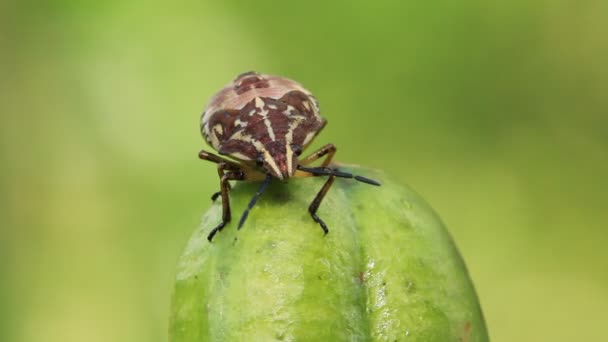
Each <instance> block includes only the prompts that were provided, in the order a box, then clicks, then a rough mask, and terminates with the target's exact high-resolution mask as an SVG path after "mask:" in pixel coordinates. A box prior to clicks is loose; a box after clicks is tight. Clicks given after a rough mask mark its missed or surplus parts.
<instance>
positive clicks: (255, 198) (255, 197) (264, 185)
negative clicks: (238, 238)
mask: <svg viewBox="0 0 608 342" xmlns="http://www.w3.org/2000/svg"><path fill="white" fill-rule="evenodd" d="M271 179H272V176H271V175H270V174H268V175H266V178H265V179H264V182H262V185H261V186H260V189H258V191H257V192H256V193H255V195H253V198H251V201H249V205H247V209H245V211H244V212H243V215H242V216H241V219H240V220H239V226H238V228H237V229H241V227H242V226H243V224H244V223H245V220H247V216H249V210H251V208H253V206H254V205H255V203H256V202H257V201H258V198H260V196H261V195H262V194H263V193H264V191H266V188H267V187H268V184H269V183H270V180H271Z"/></svg>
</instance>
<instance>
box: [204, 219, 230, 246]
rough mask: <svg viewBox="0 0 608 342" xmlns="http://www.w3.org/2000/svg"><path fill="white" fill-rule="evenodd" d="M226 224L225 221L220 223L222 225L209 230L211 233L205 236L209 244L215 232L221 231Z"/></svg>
mask: <svg viewBox="0 0 608 342" xmlns="http://www.w3.org/2000/svg"><path fill="white" fill-rule="evenodd" d="M226 223H228V222H227V221H222V223H220V224H219V225H218V226H217V227H215V228H213V229H212V230H211V232H210V233H209V235H208V236H207V240H209V242H211V240H213V237H214V236H215V234H216V233H217V232H219V231H220V230H222V228H224V226H225V225H226Z"/></svg>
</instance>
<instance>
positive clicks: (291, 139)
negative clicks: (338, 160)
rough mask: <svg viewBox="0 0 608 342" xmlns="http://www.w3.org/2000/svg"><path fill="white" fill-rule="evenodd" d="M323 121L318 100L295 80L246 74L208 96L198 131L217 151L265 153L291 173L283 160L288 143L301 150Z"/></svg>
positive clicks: (248, 155)
mask: <svg viewBox="0 0 608 342" xmlns="http://www.w3.org/2000/svg"><path fill="white" fill-rule="evenodd" d="M325 124H326V120H325V119H323V118H322V117H321V116H320V113H319V105H318V102H317V100H316V99H315V97H314V96H313V95H312V94H311V93H310V92H309V91H308V90H306V89H305V88H304V87H302V86H301V85H300V84H299V83H297V82H295V81H292V80H290V79H287V78H283V77H279V76H272V75H264V74H258V73H256V72H248V73H244V74H241V75H239V76H238V77H237V78H236V79H235V80H234V81H233V82H231V83H230V84H228V85H226V86H225V87H224V88H223V89H222V90H220V91H219V92H218V93H217V94H216V95H215V96H213V97H212V98H211V100H210V101H209V104H207V107H206V108H205V111H204V112H203V114H202V116H201V133H202V134H203V137H204V138H205V140H206V141H207V143H209V145H211V146H212V147H213V148H214V149H215V150H217V151H218V152H219V153H220V154H224V155H229V156H231V157H233V158H236V159H239V160H243V161H249V160H259V158H260V155H262V157H264V154H266V159H269V160H270V159H273V161H271V163H272V162H274V163H275V164H276V166H277V168H278V169H281V170H283V169H284V168H287V169H289V170H290V173H291V172H292V168H293V167H294V166H293V165H291V164H292V161H291V160H285V159H286V158H288V159H290V157H291V153H293V151H292V147H293V146H298V148H299V149H302V150H303V149H304V148H305V147H306V146H307V145H308V144H310V142H311V141H312V139H313V138H314V137H315V136H316V134H317V133H318V132H319V131H320V130H321V129H322V128H323V127H324V125H325ZM270 157H272V158H270ZM287 164H289V165H287ZM286 165H287V166H286ZM273 168H274V167H273ZM273 173H274V172H273Z"/></svg>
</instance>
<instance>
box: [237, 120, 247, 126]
mask: <svg viewBox="0 0 608 342" xmlns="http://www.w3.org/2000/svg"><path fill="white" fill-rule="evenodd" d="M234 125H235V126H240V127H247V123H246V122H244V121H241V119H236V120H234Z"/></svg>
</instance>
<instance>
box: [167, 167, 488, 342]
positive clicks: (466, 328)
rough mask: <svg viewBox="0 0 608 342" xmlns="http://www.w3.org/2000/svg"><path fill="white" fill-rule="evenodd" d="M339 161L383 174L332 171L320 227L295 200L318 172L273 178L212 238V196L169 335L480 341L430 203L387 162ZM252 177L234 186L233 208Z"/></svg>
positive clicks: (462, 275) (452, 251)
mask: <svg viewBox="0 0 608 342" xmlns="http://www.w3.org/2000/svg"><path fill="white" fill-rule="evenodd" d="M346 170H347V171H353V172H359V171H361V172H364V173H366V174H370V175H372V176H376V177H377V178H381V179H383V181H384V183H383V186H382V187H380V188H370V187H367V186H362V185H360V184H358V183H356V182H355V181H353V180H338V181H336V184H335V188H334V189H332V192H331V193H330V194H328V196H327V198H326V202H325V203H324V205H323V207H321V208H320V209H319V211H320V213H321V214H322V215H324V217H325V218H326V220H327V222H328V224H330V225H331V227H332V228H333V229H332V231H331V233H330V234H328V235H326V236H324V235H323V234H318V227H317V225H316V224H315V223H314V222H312V221H311V220H310V219H309V217H308V215H307V213H306V211H305V210H303V209H302V208H305V207H306V205H307V204H308V203H309V202H310V199H311V198H313V197H314V195H315V192H316V189H318V188H319V186H320V185H321V183H322V182H323V179H318V178H307V179H301V180H298V181H297V182H296V181H294V182H289V183H279V182H277V183H273V184H271V187H270V188H269V191H268V192H267V193H266V195H265V197H264V200H263V201H260V203H259V206H258V207H257V208H255V209H254V210H253V211H252V213H251V215H250V218H249V220H250V221H249V226H248V228H247V229H244V230H241V231H237V230H236V229H233V228H234V227H230V228H229V229H226V230H225V231H224V232H223V233H222V235H219V236H218V238H217V239H216V240H214V242H213V243H212V244H211V243H209V242H208V241H207V239H206V233H207V232H208V231H209V230H210V229H211V228H213V226H214V225H215V223H216V222H217V220H218V218H219V216H220V215H221V208H220V206H219V205H218V204H215V205H213V207H212V208H211V209H210V210H209V211H208V212H207V213H206V214H205V215H204V217H203V222H202V226H201V228H200V229H198V230H197V231H196V232H195V233H194V235H193V237H192V239H191V240H190V242H189V243H188V246H187V247H186V250H185V252H184V254H183V255H182V257H181V259H180V262H179V266H178V272H177V279H176V285H175V292H174V295H173V303H172V317H171V323H170V338H171V341H173V342H185V341H188V342H193V341H488V336H487V331H486V327H485V323H484V321H483V317H482V314H481V309H480V306H479V303H478V300H477V296H476V294H475V291H474V288H473V285H472V283H471V281H470V279H469V277H468V274H467V271H466V268H465V265H464V263H463V261H462V259H461V257H460V255H459V253H458V251H457V249H456V247H455V246H454V244H453V242H452V239H451V238H450V236H449V234H448V233H447V231H446V230H445V228H444V226H443V224H442V223H441V221H440V220H439V218H438V217H437V216H436V214H435V213H434V212H433V210H432V209H431V208H430V207H429V206H428V205H427V204H426V203H425V202H424V200H422V199H421V198H420V197H419V196H418V195H417V194H416V193H414V192H413V191H412V190H410V189H408V188H404V187H402V186H400V185H398V184H396V183H395V182H393V181H391V179H390V178H389V177H388V176H387V175H385V174H379V173H378V172H374V171H371V170H357V169H354V168H353V169H346ZM256 187H257V185H256V184H247V183H245V184H239V185H238V186H237V187H235V189H234V190H233V197H232V199H233V201H234V202H233V203H234V206H235V208H242V207H244V206H245V205H246V202H247V200H248V199H249V197H250V196H251V194H252V193H253V192H255V190H256ZM231 225H234V224H233V223H232V224H231Z"/></svg>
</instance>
